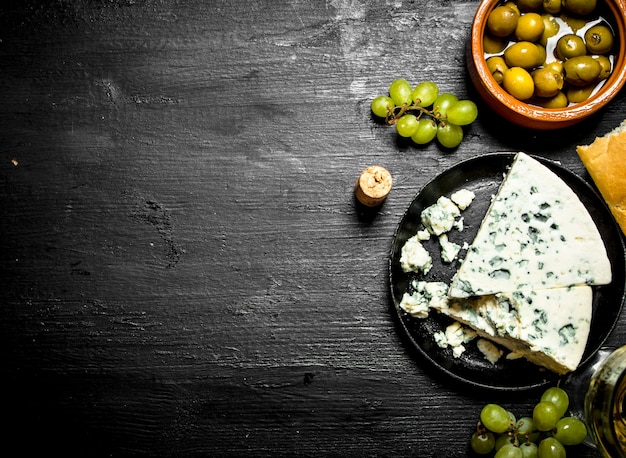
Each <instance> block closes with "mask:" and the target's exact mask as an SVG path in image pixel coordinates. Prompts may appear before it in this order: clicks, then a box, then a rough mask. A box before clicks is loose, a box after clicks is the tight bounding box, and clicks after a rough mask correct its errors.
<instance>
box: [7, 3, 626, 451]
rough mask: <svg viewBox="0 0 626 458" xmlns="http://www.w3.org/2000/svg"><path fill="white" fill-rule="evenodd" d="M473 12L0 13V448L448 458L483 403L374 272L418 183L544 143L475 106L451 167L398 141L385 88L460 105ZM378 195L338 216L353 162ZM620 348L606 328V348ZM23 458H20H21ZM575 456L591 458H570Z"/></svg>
mask: <svg viewBox="0 0 626 458" xmlns="http://www.w3.org/2000/svg"><path fill="white" fill-rule="evenodd" d="M5 3H6V2H5ZM477 5H478V2H477V1H468V0H465V1H463V0H461V1H452V0H450V1H443V0H441V1H424V2H417V1H404V2H403V1H397V0H388V1H375V0H331V1H319V0H313V1H283V0H281V1H269V0H261V1H245V2H244V1H234V2H225V1H204V2H202V1H195V0H52V1H48V0H20V1H13V2H10V4H9V5H6V4H5V5H4V6H3V7H2V9H1V10H0V23H1V28H0V39H1V41H0V59H1V66H0V100H1V109H0V199H1V200H0V229H1V237H0V269H1V277H0V278H1V279H2V280H1V288H0V339H1V342H2V355H3V357H2V365H1V366H2V372H1V377H2V382H3V386H4V390H3V392H4V401H3V403H2V404H3V408H2V412H3V416H4V418H5V420H8V421H9V426H8V427H5V429H3V441H2V447H3V448H4V449H11V447H12V446H17V447H18V450H20V453H18V454H15V455H13V456H31V453H32V452H39V453H41V452H46V453H50V452H59V453H62V454H64V455H66V456H76V455H78V456H181V457H182V456H242V455H249V456H263V455H271V456H360V455H365V456H396V455H397V456H419V457H434V456H445V457H464V456H467V455H468V447H467V444H468V439H469V435H470V434H471V431H472V428H473V427H474V424H475V420H476V418H477V414H478V412H479V410H480V408H481V407H482V405H483V404H484V403H485V402H489V401H497V402H502V403H503V405H506V406H508V407H510V408H511V409H512V410H515V411H518V412H523V411H526V410H528V409H529V408H530V407H531V406H532V405H533V404H534V402H535V401H536V398H537V393H536V392H527V391H525V392H522V393H508V394H506V395H503V394H498V393H483V392H481V391H476V390H473V389H469V388H468V387H467V386H465V385H462V384H461V385H459V384H457V383H455V382H453V381H451V380H449V379H448V378H446V377H445V376H443V375H442V374H440V372H439V371H437V370H435V368H433V367H430V366H429V365H428V364H426V362H425V361H423V360H422V358H420V356H419V355H418V354H416V352H415V351H413V349H412V348H411V347H410V345H409V344H408V343H407V341H406V340H405V339H404V338H403V336H402V335H401V333H400V332H399V327H398V324H397V320H396V318H395V317H394V312H393V309H392V305H391V300H390V294H389V285H388V274H387V262H388V256H389V252H390V247H391V243H392V240H393V234H394V230H395V228H396V226H397V224H398V222H399V219H400V218H401V216H402V214H403V212H404V211H405V209H406V207H407V206H408V205H409V203H410V202H411V200H412V199H413V197H414V196H415V195H416V193H417V192H418V191H419V190H420V189H421V187H423V186H424V185H425V184H426V183H427V182H428V181H430V180H431V179H433V178H434V177H435V176H437V175H438V174H439V173H441V172H442V171H443V170H445V169H447V168H448V167H450V166H452V165H454V164H456V163H458V162H460V161H461V160H463V159H466V158H469V157H474V156H477V155H480V154H483V153H486V152H493V151H518V150H523V151H526V152H529V153H532V154H537V155H540V156H543V157H545V158H548V159H553V160H558V161H561V163H562V164H563V166H565V167H566V168H568V169H570V170H572V171H574V172H575V173H577V174H579V175H580V176H581V177H583V178H584V179H586V180H589V177H588V176H587V175H586V173H585V170H584V167H583V165H582V164H581V162H580V160H579V159H578V157H577V155H576V153H575V146H576V145H577V144H583V143H589V142H591V141H592V140H593V139H594V137H595V136H596V135H602V134H604V133H605V132H607V131H608V130H610V129H612V128H613V127H614V126H616V125H617V124H619V122H621V120H622V119H623V117H624V106H625V96H624V94H623V93H622V94H620V95H619V96H618V98H617V99H616V100H615V101H614V102H612V103H611V104H610V105H609V106H608V107H606V109H605V110H604V111H603V112H602V113H601V114H600V115H599V116H596V117H594V118H592V119H590V120H588V121H585V122H584V123H583V124H580V125H578V126H576V127H574V128H570V129H566V130H564V131H561V132H558V133H555V132H535V131H527V130H524V129H521V128H518V127H515V126H512V125H509V124H507V123H505V122H503V121H501V120H500V119H499V118H498V117H497V116H494V115H493V114H492V113H491V111H490V110H489V108H488V107H485V106H483V105H482V104H480V102H479V109H480V116H479V119H478V120H477V121H476V122H475V123H474V124H473V125H472V126H471V127H470V128H469V129H468V131H467V134H466V138H465V140H464V142H463V143H462V145H461V146H460V147H459V148H457V149H455V150H452V151H447V150H443V149H441V148H439V147H437V145H436V144H434V143H433V144H430V145H428V146H427V147H423V148H419V147H416V146H413V145H411V144H408V143H406V142H402V141H398V139H397V137H396V135H395V133H394V132H393V130H392V129H391V128H388V127H386V126H384V125H381V124H380V123H378V122H376V121H375V120H374V119H373V118H372V116H371V114H370V109H369V103H370V101H371V99H372V98H373V97H374V96H376V95H378V94H382V93H385V92H386V89H387V87H388V85H389V83H390V82H391V81H392V80H393V79H394V78H397V77H404V78H406V79H408V80H409V81H410V82H412V83H413V84H415V83H417V82H420V81H423V80H433V81H435V82H437V83H438V84H439V86H440V88H441V89H442V90H443V91H446V92H454V93H456V94H457V95H459V96H460V97H463V98H473V99H474V100H477V99H476V95H475V94H474V92H473V89H472V87H471V85H470V83H469V80H468V76H467V73H466V69H465V54H464V53H465V44H466V41H467V38H468V31H469V27H470V23H471V21H472V17H473V14H474V12H475V10H476V7H477ZM374 164H377V165H382V166H384V167H386V168H387V169H388V170H389V171H390V172H391V173H392V175H393V179H394V187H393V190H392V192H391V194H390V196H389V198H388V199H387V201H386V202H385V203H384V205H383V206H382V207H381V208H379V209H378V210H377V211H375V212H369V213H367V212H362V211H360V209H359V208H358V207H357V206H356V205H355V201H354V194H353V188H354V183H355V180H356V178H357V176H358V174H359V173H360V171H361V170H362V169H364V168H365V167H367V166H369V165H374ZM625 338H626V322H624V321H623V320H621V321H620V322H619V323H618V324H617V327H616V328H615V330H614V332H613V333H612V334H611V336H610V337H609V339H608V341H607V345H608V346H609V347H616V346H619V345H621V344H622V343H623V342H624V341H625ZM27 452H31V453H27ZM577 454H578V455H579V456H589V457H591V456H596V454H595V453H594V452H592V451H590V450H585V449H581V450H578V451H577Z"/></svg>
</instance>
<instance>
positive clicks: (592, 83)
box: [467, 0, 626, 130]
mask: <svg viewBox="0 0 626 458" xmlns="http://www.w3.org/2000/svg"><path fill="white" fill-rule="evenodd" d="M625 17H626V0H504V1H503V0H483V1H482V2H481V3H480V5H479V7H478V9H477V11H476V15H475V18H474V22H473V24H472V31H471V38H470V42H469V45H468V59H467V61H468V68H469V72H470V77H471V79H472V81H473V83H474V85H475V86H476V88H477V91H478V93H479V94H480V95H481V97H482V98H483V99H485V101H486V102H487V104H488V105H489V106H490V107H492V108H493V109H494V110H495V111H496V112H497V113H498V114H499V115H501V116H502V117H504V118H505V119H507V120H509V121H511V122H514V123H516V124H519V125H522V126H525V127H529V128H533V129H544V130H546V129H557V128H561V127H566V126H570V125H572V124H575V123H577V122H579V121H581V120H583V119H585V118H587V117H588V116H590V115H592V114H593V113H595V112H596V111H598V110H600V109H601V108H602V107H604V106H605V105H606V104H607V103H608V102H609V101H610V100H611V99H612V98H613V97H615V95H616V94H617V93H618V92H619V90H620V89H621V88H622V86H623V84H624V82H625V81H626V50H625V47H624V40H625V36H626V19H625Z"/></svg>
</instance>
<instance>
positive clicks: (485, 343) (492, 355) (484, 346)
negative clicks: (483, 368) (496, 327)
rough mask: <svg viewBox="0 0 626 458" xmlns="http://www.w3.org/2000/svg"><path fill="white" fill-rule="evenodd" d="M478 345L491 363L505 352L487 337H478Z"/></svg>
mask: <svg viewBox="0 0 626 458" xmlns="http://www.w3.org/2000/svg"><path fill="white" fill-rule="evenodd" d="M476 347H478V350H479V351H480V352H481V353H482V354H483V355H484V356H485V359H487V361H489V362H490V363H491V364H495V363H497V362H498V360H499V359H500V358H501V357H502V355H503V354H504V352H503V351H502V350H500V349H499V348H498V347H496V346H495V344H494V343H493V342H491V341H489V340H487V339H478V340H477V341H476Z"/></svg>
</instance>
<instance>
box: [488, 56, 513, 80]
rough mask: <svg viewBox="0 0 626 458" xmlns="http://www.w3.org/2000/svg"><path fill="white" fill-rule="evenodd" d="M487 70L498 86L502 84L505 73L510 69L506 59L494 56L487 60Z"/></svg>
mask: <svg viewBox="0 0 626 458" xmlns="http://www.w3.org/2000/svg"><path fill="white" fill-rule="evenodd" d="M487 68H488V69H489V71H490V72H491V74H492V75H493V78H494V79H495V80H496V82H497V83H498V84H502V79H503V77H504V72H505V71H507V70H508V69H509V67H508V65H506V62H505V61H504V59H503V58H502V57H500V56H493V57H490V58H489V59H487Z"/></svg>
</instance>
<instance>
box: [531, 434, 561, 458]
mask: <svg viewBox="0 0 626 458" xmlns="http://www.w3.org/2000/svg"><path fill="white" fill-rule="evenodd" d="M537 456H538V457H539V458H565V447H563V444H561V443H560V442H559V441H558V440H556V439H555V438H554V437H546V438H545V439H544V440H542V441H541V442H539V445H538V446H537Z"/></svg>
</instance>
